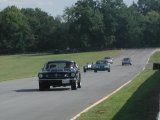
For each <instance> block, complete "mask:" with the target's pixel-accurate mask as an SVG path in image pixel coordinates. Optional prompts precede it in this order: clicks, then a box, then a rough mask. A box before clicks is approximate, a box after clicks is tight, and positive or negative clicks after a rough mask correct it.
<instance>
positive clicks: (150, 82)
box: [77, 52, 160, 120]
mask: <svg viewBox="0 0 160 120" xmlns="http://www.w3.org/2000/svg"><path fill="white" fill-rule="evenodd" d="M159 60H160V52H156V53H155V54H154V55H153V56H152V57H151V59H150V62H151V63H152V62H157V61H159ZM159 95H160V71H153V70H144V71H143V72H142V73H141V74H140V75H139V76H137V77H136V78H135V79H134V80H133V81H132V82H131V83H130V84H129V85H127V86H125V87H124V88H123V89H121V90H120V91H119V92H117V93H116V94H114V95H112V96H111V97H110V98H108V99H107V100H105V101H104V102H102V103H101V104H99V105H97V106H95V107H94V108H92V109H91V110H89V111H88V112H86V113H84V114H82V115H81V116H80V117H79V118H78V119H77V120H156V117H157V113H158V111H159Z"/></svg>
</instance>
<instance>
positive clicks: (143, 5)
mask: <svg viewBox="0 0 160 120" xmlns="http://www.w3.org/2000/svg"><path fill="white" fill-rule="evenodd" d="M138 8H139V11H140V12H141V13H143V14H147V13H148V12H149V11H152V10H154V11H156V12H159V13H160V0H139V1H138Z"/></svg>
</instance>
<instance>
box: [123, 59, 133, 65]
mask: <svg viewBox="0 0 160 120" xmlns="http://www.w3.org/2000/svg"><path fill="white" fill-rule="evenodd" d="M123 65H132V60H131V58H123V60H122V66H123Z"/></svg>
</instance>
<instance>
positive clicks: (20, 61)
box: [0, 50, 119, 81]
mask: <svg viewBox="0 0 160 120" xmlns="http://www.w3.org/2000/svg"><path fill="white" fill-rule="evenodd" d="M118 53H119V51H118V50H113V51H99V52H85V53H75V54H60V55H53V54H48V55H47V54H24V55H6V56H0V81H5V80H13V79H19V78H26V77H33V76H37V73H38V72H39V70H40V69H41V68H42V67H43V65H44V63H45V62H46V61H49V60H74V61H76V62H77V63H78V65H79V66H80V68H82V66H83V65H84V64H85V63H86V62H95V61H96V60H98V59H103V58H104V57H105V56H115V55H117V54H118Z"/></svg>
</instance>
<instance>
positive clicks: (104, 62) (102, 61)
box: [96, 60, 107, 64]
mask: <svg viewBox="0 0 160 120" xmlns="http://www.w3.org/2000/svg"><path fill="white" fill-rule="evenodd" d="M106 63H107V61H104V60H101V61H97V62H96V64H106Z"/></svg>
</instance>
